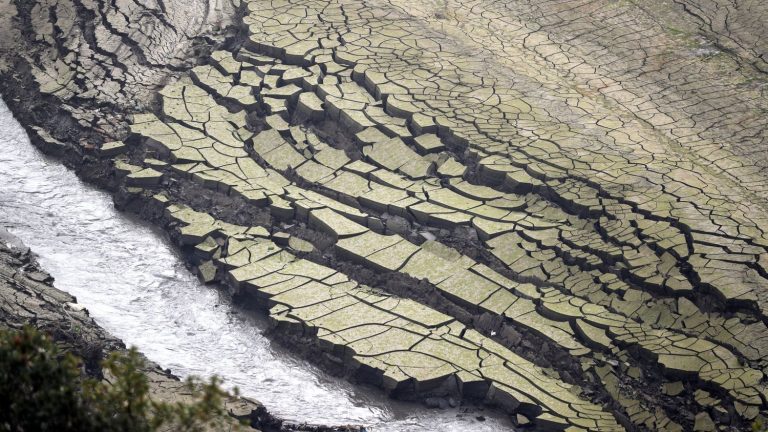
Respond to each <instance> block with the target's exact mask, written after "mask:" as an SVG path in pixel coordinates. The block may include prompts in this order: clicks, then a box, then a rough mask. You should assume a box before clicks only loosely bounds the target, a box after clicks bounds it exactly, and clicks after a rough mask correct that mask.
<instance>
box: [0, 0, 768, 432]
mask: <svg viewBox="0 0 768 432" xmlns="http://www.w3.org/2000/svg"><path fill="white" fill-rule="evenodd" d="M177 3H180V2H162V1H158V2H157V3H153V2H147V3H142V4H139V3H138V2H129V1H113V2H109V3H107V2H104V1H90V0H78V1H71V0H56V1H53V0H47V1H46V0H40V1H35V2H16V3H8V4H7V5H6V6H5V10H6V11H9V12H6V14H5V17H6V18H3V19H0V23H2V24H0V28H2V29H4V30H3V31H4V32H8V33H9V37H8V38H6V39H5V40H6V41H8V42H4V44H5V48H6V49H7V50H6V51H5V52H4V54H3V62H4V64H5V69H4V77H5V79H4V80H3V83H1V84H0V86H1V87H0V91H2V93H3V95H4V98H5V99H6V101H7V102H8V104H9V106H10V107H11V108H12V109H13V110H14V112H15V113H16V115H17V116H18V117H19V118H20V119H21V121H22V123H23V124H25V126H26V127H28V128H29V129H30V131H31V132H32V133H33V134H34V136H35V139H36V141H37V143H38V144H39V145H40V146H41V147H43V148H44V149H46V150H47V151H50V152H53V153H57V154H59V155H61V156H62V158H63V159H64V160H65V161H66V162H67V163H68V164H70V165H71V166H73V167H74V168H76V169H77V170H78V171H79V172H80V173H81V174H82V176H84V177H85V178H86V179H88V180H90V181H93V182H95V183H97V184H100V185H101V186H103V187H105V188H108V189H110V190H112V191H113V192H114V193H115V197H116V202H117V203H118V204H119V205H120V206H122V207H123V208H125V209H128V210H131V211H135V212H137V213H139V214H141V215H143V216H144V217H146V218H147V219H150V220H153V221H155V222H156V223H158V224H160V225H162V226H164V227H166V228H167V229H169V230H170V231H171V232H172V235H173V236H174V238H175V239H176V240H177V241H178V243H179V245H180V247H181V248H182V250H183V251H184V252H185V256H186V257H187V259H188V260H189V262H190V264H192V265H193V266H195V268H196V271H197V273H198V274H199V275H200V277H201V278H202V279H203V280H205V281H207V282H217V283H221V284H225V285H227V286H229V287H230V289H231V290H232V291H233V292H234V293H236V294H237V296H236V301H242V302H249V303H252V304H254V305H256V306H257V307H259V308H261V309H263V310H264V311H265V312H268V313H269V315H270V317H271V319H272V322H273V323H274V326H275V331H274V332H273V335H274V337H275V338H277V339H279V340H282V341H284V342H285V343H286V344H289V345H291V346H294V347H296V348H297V349H301V350H304V351H306V352H308V353H311V355H312V356H313V357H314V358H315V359H316V360H317V361H318V362H320V363H322V364H324V365H325V366H327V367H328V368H329V369H331V370H334V371H337V372H339V373H341V374H346V375H347V376H348V377H350V378H351V379H355V380H362V381H365V382H370V383H374V384H376V385H378V386H380V387H381V388H382V389H384V391H386V392H388V393H389V394H392V395H394V396H397V397H401V398H411V399H428V400H431V401H434V400H435V398H438V399H439V398H442V397H448V396H460V397H462V398H465V399H480V400H485V401H486V402H488V403H492V404H495V405H497V406H498V407H499V408H500V409H503V410H506V411H507V412H509V413H510V414H511V415H513V416H514V419H515V420H516V421H517V422H518V424H520V425H529V424H535V425H536V426H537V427H539V428H551V429H570V430H621V429H628V430H670V431H674V430H718V429H719V430H729V429H732V430H740V429H743V428H746V427H748V425H749V424H750V423H751V422H753V421H754V420H756V419H758V418H759V417H761V416H763V415H764V414H765V408H766V402H767V401H766V398H768V393H767V392H766V381H765V375H764V373H765V371H766V368H767V367H768V364H766V360H765V359H766V358H767V357H766V350H768V328H766V323H768V314H767V313H766V310H768V234H767V233H766V232H767V230H768V219H766V217H765V214H766V209H768V204H767V203H768V201H766V199H768V194H767V193H766V184H767V183H766V181H767V180H768V177H766V167H767V165H766V164H768V159H766V154H768V152H766V130H768V129H766V122H768V116H766V115H765V112H766V110H767V109H768V100H767V99H766V97H765V94H764V92H765V88H766V75H765V73H766V66H765V60H766V59H765V52H766V50H767V48H766V45H765V39H764V38H760V36H759V35H760V34H762V32H764V28H765V26H764V24H765V23H766V19H768V13H766V9H767V8H766V7H765V6H763V5H762V3H760V2H750V1H743V2H718V1H711V2H696V1H693V0H681V1H675V2H672V3H661V2H650V4H639V3H635V2H616V1H608V0H605V1H603V0H597V1H568V2H560V1H558V2H529V1H523V0H520V1H511V2H493V1H484V0H478V1H472V2H461V1H451V0H446V1H419V2H400V1H397V0H390V1H384V0H366V1H363V2H360V1H346V0H335V1H330V2H328V1H311V0H289V1H280V2H278V1H261V0H250V1H244V2H242V3H241V2H237V1H233V2H231V3H225V2H223V3H217V2H184V4H185V6H184V7H180V6H179V4H177ZM198 3H199V4H198ZM8 16H12V18H10V19H9V18H7V17H8Z"/></svg>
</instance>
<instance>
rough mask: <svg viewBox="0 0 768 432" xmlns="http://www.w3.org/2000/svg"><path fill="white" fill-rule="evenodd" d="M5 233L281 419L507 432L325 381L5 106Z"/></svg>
mask: <svg viewBox="0 0 768 432" xmlns="http://www.w3.org/2000/svg"><path fill="white" fill-rule="evenodd" d="M0 225H2V226H3V227H5V228H7V229H8V230H9V231H10V232H12V233H13V234H15V235H16V236H18V237H19V238H20V239H21V240H22V241H24V243H26V244H27V246H29V247H31V248H32V250H33V251H34V252H35V253H36V254H37V255H38V258H39V261H40V264H41V265H42V266H43V268H45V269H46V270H47V271H48V272H50V273H51V274H52V275H53V276H54V277H55V278H56V286H57V287H58V288H60V289H62V290H65V291H68V292H69V293H71V294H72V295H75V296H76V297H77V299H78V302H79V303H81V304H83V305H84V306H86V307H87V308H88V310H89V311H90V312H91V315H92V316H93V317H94V319H95V320H96V322H97V323H99V324H100V325H101V326H102V327H104V328H105V329H107V330H108V331H110V332H111V333H112V334H114V335H115V336H117V337H119V338H121V339H122V340H123V341H124V342H125V343H126V344H127V345H135V346H137V347H138V348H139V349H140V350H141V351H142V352H143V353H144V354H145V355H146V356H147V357H149V358H150V359H152V360H153V361H155V362H157V363H158V364H160V365H161V366H162V367H164V368H170V369H171V370H172V371H173V372H174V373H176V374H177V375H180V376H188V375H191V374H193V375H198V376H203V377H207V376H211V375H214V374H216V375H219V376H220V377H222V378H223V379H224V380H225V384H226V385H228V386H237V387H239V388H240V391H241V393H242V394H244V395H246V396H249V397H252V398H254V399H257V400H259V401H261V402H262V403H264V404H265V405H266V406H267V408H268V409H269V410H270V411H271V412H273V413H275V414H277V415H280V416H282V417H284V418H286V419H289V420H294V421H306V422H310V423H326V424H344V423H356V424H365V425H367V426H369V428H370V430H372V431H393V432H394V431H398V432H399V431H414V432H415V431H436V430H440V431H456V432H458V431H481V432H484V431H489V432H490V431H500V430H511V425H510V423H509V422H508V421H507V420H506V419H505V418H504V417H503V416H501V415H495V416H494V415H493V414H491V413H489V412H486V413H485V414H484V416H485V421H479V420H478V419H477V418H476V417H477V415H478V413H477V412H474V413H472V414H465V413H462V411H461V410H460V409H458V410H455V409H453V410H429V409H426V408H423V407H421V406H419V405H415V404H407V403H403V402H397V401H393V400H390V399H387V398H386V397H384V396H383V395H381V394H380V393H379V392H378V391H377V390H374V389H368V388H362V387H360V386H353V385H352V384H350V383H348V382H346V381H344V380H340V379H337V378H334V377H331V376H328V375H326V374H324V373H323V372H322V371H320V370H318V369H317V368H315V367H313V366H312V365H310V364H308V363H306V362H304V361H302V360H300V359H298V358H297V357H296V356H294V355H292V354H291V353H290V352H288V351H287V350H286V349H284V348H282V347H279V346H276V345H274V344H272V343H271V342H270V340H269V339H267V338H266V337H265V336H264V335H263V330H264V329H265V328H266V322H265V320H264V318H263V317H253V316H251V315H252V314H250V313H244V312H240V311H238V310H237V308H236V307H234V306H232V305H231V304H229V302H228V300H227V299H226V298H225V297H224V296H223V295H221V294H220V293H219V292H218V291H217V290H216V289H212V288H209V287H206V286H203V285H202V284H200V283H199V282H198V280H197V279H196V278H194V277H193V276H192V275H191V274H190V273H189V271H188V270H187V269H186V268H185V267H184V265H183V263H182V262H181V259H180V258H179V256H178V255H177V254H176V252H175V251H174V249H173V246H172V245H171V244H170V243H169V242H168V241H166V239H165V237H164V236H163V233H161V232H159V231H158V230H156V229H153V228H150V227H149V226H147V224H146V223H143V222H142V221H139V220H136V219H135V218H132V217H130V216H128V215H126V214H122V213H119V212H117V211H116V210H115V209H114V207H113V205H112V200H111V198H110V196H109V195H108V194H106V193H104V192H102V191H99V190H96V189H94V188H92V187H90V186H89V185H86V184H84V183H83V182H81V181H80V180H79V179H78V178H77V177H76V176H75V174H74V173H72V172H71V171H69V170H67V169H66V168H65V167H64V166H62V165H61V164H60V163H58V162H57V161H56V160H54V159H50V158H48V157H46V156H44V155H42V154H41V153H40V152H39V151H38V150H37V149H36V148H34V146H33V145H32V144H31V143H30V142H29V138H28V137H27V135H26V133H25V131H24V130H23V129H22V128H21V126H20V125H19V124H18V122H17V121H16V120H15V119H14V118H13V116H12V114H11V113H10V111H9V110H8V108H7V107H6V105H5V103H3V102H2V100H0Z"/></svg>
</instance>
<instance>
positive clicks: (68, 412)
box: [0, 327, 233, 432]
mask: <svg viewBox="0 0 768 432" xmlns="http://www.w3.org/2000/svg"><path fill="white" fill-rule="evenodd" d="M79 363H80V361H79V360H78V359H77V358H76V357H75V356H73V355H72V354H70V353H63V352H61V351H60V350H59V349H58V347H57V346H56V345H55V344H54V343H53V342H52V341H51V340H50V338H48V337H47V336H45V335H43V334H41V333H40V332H38V331H37V330H35V329H34V328H32V327H25V328H24V329H23V330H21V331H9V330H0V431H13V432H16V431H25V432H31V431H56V432H68V431H73V432H74V431H77V432H90V431H93V432H97V431H99V432H101V431H104V432H111V431H121V432H151V431H157V430H161V429H163V430H174V431H185V432H200V431H203V430H207V429H208V428H212V429H214V430H230V429H232V424H233V423H232V419H231V418H229V417H228V416H227V413H226V412H225V410H224V408H223V400H224V398H225V397H227V396H228V395H227V393H226V392H224V391H223V390H222V389H221V388H220V387H219V380H218V379H217V378H213V379H211V380H210V381H209V382H207V383H205V382H201V381H199V380H197V379H188V380H187V382H186V390H187V391H188V392H189V393H190V394H192V395H193V399H194V401H193V402H192V403H181V402H177V403H162V402H156V401H153V400H151V399H150V397H149V383H148V381H147V377H146V376H145V375H144V374H143V373H142V371H141V370H142V368H143V367H144V362H143V360H142V358H141V356H140V355H139V354H138V352H137V351H136V350H135V349H131V350H129V351H128V352H127V353H112V354H111V355H110V356H109V357H108V358H107V360H105V361H104V362H103V367H104V370H105V372H104V373H105V376H106V378H107V380H108V381H109V383H105V382H104V381H102V380H99V379H94V378H88V377H84V376H83V374H82V373H81V370H80V368H79V366H78V365H79Z"/></svg>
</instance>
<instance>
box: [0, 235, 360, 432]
mask: <svg viewBox="0 0 768 432" xmlns="http://www.w3.org/2000/svg"><path fill="white" fill-rule="evenodd" d="M0 297H2V298H3V300H4V301H3V303H2V304H3V307H2V309H0V326H2V327H5V328H10V329H20V328H21V327H22V326H24V325H31V326H33V327H35V328H37V329H38V330H40V331H41V332H43V333H46V334H48V335H50V336H51V338H52V339H53V340H54V342H56V343H57V344H58V345H59V346H60V347H61V349H63V350H64V351H67V352H70V353H72V354H74V355H75V356H77V357H78V358H81V359H82V361H83V369H84V371H85V375H86V376H89V377H92V378H99V379H103V375H102V371H101V366H100V363H101V361H102V360H103V359H105V358H106V356H107V355H108V354H110V353H112V352H126V347H125V344H124V343H123V342H122V341H121V340H119V339H118V338H116V337H114V336H113V335H111V334H110V333H108V332H107V331H106V330H104V329H103V328H101V327H100V326H99V325H98V324H97V323H96V322H95V321H94V320H93V318H91V317H90V315H89V313H88V310H87V309H86V307H85V306H83V305H81V304H79V303H78V302H77V299H76V298H75V297H73V296H71V295H69V294H68V293H66V292H64V291H61V290H59V289H57V288H56V287H55V285H54V278H53V277H52V276H51V275H50V274H48V273H47V272H45V270H44V269H42V268H41V267H40V265H39V264H38V262H37V260H36V259H35V256H34V252H33V251H31V250H30V249H29V248H28V247H26V246H25V245H24V244H23V243H22V242H21V240H19V239H18V238H17V237H15V236H14V235H13V234H11V233H9V232H7V231H5V230H4V229H0ZM144 362H145V366H144V368H143V369H142V372H143V373H144V374H145V375H146V376H147V378H148V380H149V384H150V390H149V392H150V395H151V397H153V398H155V399H157V400H162V401H167V402H173V401H179V400H185V398H186V396H185V395H186V394H187V390H186V388H185V384H184V382H183V381H182V380H180V379H179V378H178V377H177V376H175V375H174V374H173V373H172V371H171V370H169V369H162V368H161V367H160V366H159V365H157V364H156V363H154V362H152V361H150V360H148V359H146V358H144ZM225 408H226V410H227V413H228V414H229V415H230V416H231V417H233V419H235V420H238V421H245V422H246V423H247V424H249V425H250V426H251V427H252V428H254V429H257V430H262V431H265V432H278V431H280V432H282V431H286V432H288V431H312V432H342V431H359V430H364V429H363V428H361V427H358V426H344V427H340V426H325V425H312V424H297V423H294V422H286V421H283V420H281V419H280V418H278V417H276V416H274V415H272V414H270V413H269V412H268V410H267V409H266V408H265V407H264V406H263V405H261V404H260V403H259V402H257V401H254V400H251V399H247V398H243V397H230V398H228V399H227V400H226V401H225Z"/></svg>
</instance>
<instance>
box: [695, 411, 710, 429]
mask: <svg viewBox="0 0 768 432" xmlns="http://www.w3.org/2000/svg"><path fill="white" fill-rule="evenodd" d="M693 430H694V431H700V432H711V431H714V430H716V428H715V422H713V421H712V419H711V418H710V417H709V414H707V413H705V412H700V413H698V414H696V419H695V420H694V423H693Z"/></svg>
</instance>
